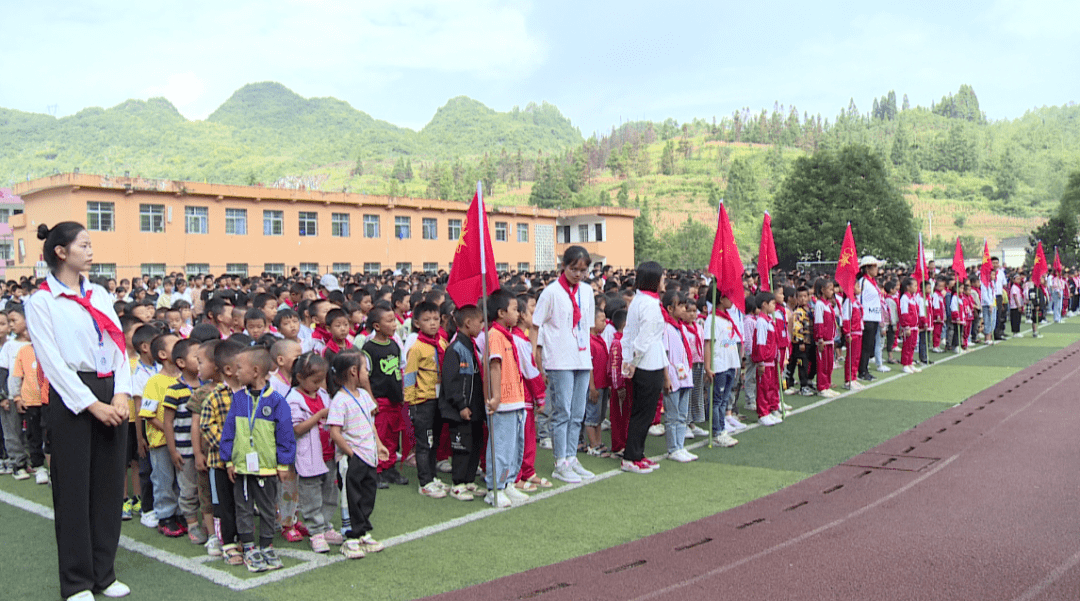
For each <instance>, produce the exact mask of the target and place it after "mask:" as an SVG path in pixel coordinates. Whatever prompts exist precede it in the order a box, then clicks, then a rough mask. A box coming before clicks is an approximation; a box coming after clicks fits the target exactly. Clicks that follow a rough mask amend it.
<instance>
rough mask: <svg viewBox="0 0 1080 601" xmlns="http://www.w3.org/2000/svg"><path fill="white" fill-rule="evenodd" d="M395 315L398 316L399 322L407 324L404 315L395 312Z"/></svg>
mask: <svg viewBox="0 0 1080 601" xmlns="http://www.w3.org/2000/svg"><path fill="white" fill-rule="evenodd" d="M394 317H396V318H397V321H398V323H399V324H401V325H405V318H404V317H402V316H401V315H398V314H397V313H394Z"/></svg>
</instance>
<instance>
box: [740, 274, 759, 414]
mask: <svg viewBox="0 0 1080 601" xmlns="http://www.w3.org/2000/svg"><path fill="white" fill-rule="evenodd" d="M744 306H745V307H746V312H745V313H743V329H742V331H744V332H746V336H745V337H744V339H743V346H742V351H743V355H742V359H741V361H742V364H743V366H744V367H745V371H744V373H743V385H742V389H743V394H744V395H746V402H745V407H746V408H747V409H750V410H752V411H757V404H756V403H757V373H756V372H755V370H753V369H751V367H752V366H753V363H754V361H753V359H751V357H752V356H753V354H754V340H755V338H756V337H755V336H754V332H757V319H758V303H757V297H756V296H755V295H753V294H750V295H748V296H747V297H746V303H745V305H744ZM737 400H738V399H736V401H737Z"/></svg>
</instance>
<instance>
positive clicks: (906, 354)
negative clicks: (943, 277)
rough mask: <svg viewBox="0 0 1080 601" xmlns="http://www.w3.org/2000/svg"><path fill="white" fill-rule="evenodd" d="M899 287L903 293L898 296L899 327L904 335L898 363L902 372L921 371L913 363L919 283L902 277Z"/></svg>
mask: <svg viewBox="0 0 1080 601" xmlns="http://www.w3.org/2000/svg"><path fill="white" fill-rule="evenodd" d="M900 288H901V290H903V294H902V295H901V296H900V323H899V327H900V332H901V333H902V334H903V336H904V346H903V348H902V349H901V350H900V365H902V366H903V367H904V373H909V374H913V373H915V372H918V371H922V370H921V369H919V368H917V367H915V366H914V365H913V363H914V359H915V347H916V346H918V344H919V301H918V299H917V298H916V297H915V293H916V292H917V291H918V288H919V284H918V282H916V281H915V279H914V278H904V281H903V283H902V284H901V285H900Z"/></svg>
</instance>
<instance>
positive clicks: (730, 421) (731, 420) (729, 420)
mask: <svg viewBox="0 0 1080 601" xmlns="http://www.w3.org/2000/svg"><path fill="white" fill-rule="evenodd" d="M724 424H725V425H727V427H728V428H731V429H732V430H745V429H746V424H744V423H742V422H741V421H739V420H738V419H736V418H735V416H734V415H727V416H724Z"/></svg>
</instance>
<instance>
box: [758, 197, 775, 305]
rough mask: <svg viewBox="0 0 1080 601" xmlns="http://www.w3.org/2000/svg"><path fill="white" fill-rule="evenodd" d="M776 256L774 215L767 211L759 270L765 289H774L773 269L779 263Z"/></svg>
mask: <svg viewBox="0 0 1080 601" xmlns="http://www.w3.org/2000/svg"><path fill="white" fill-rule="evenodd" d="M779 262H780V261H779V259H777V258H776V245H775V244H773V237H772V217H770V216H769V212H768V211H765V219H764V221H762V222H761V243H760V244H758V256H757V270H758V278H760V282H761V287H762V289H764V290H772V276H771V275H770V274H771V270H772V268H773V267H775V266H776V264H777V263H779Z"/></svg>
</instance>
